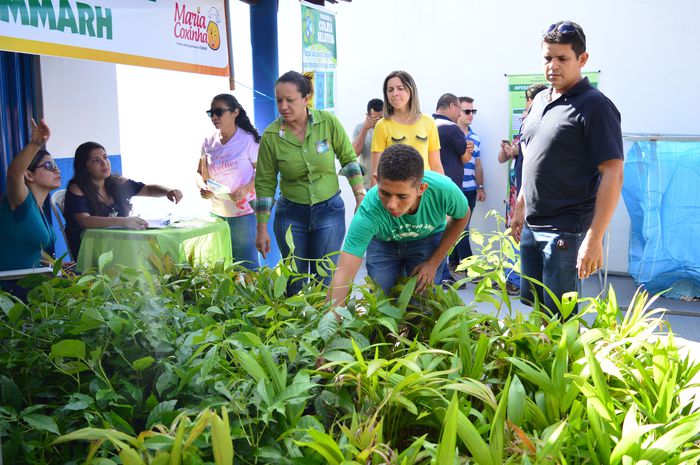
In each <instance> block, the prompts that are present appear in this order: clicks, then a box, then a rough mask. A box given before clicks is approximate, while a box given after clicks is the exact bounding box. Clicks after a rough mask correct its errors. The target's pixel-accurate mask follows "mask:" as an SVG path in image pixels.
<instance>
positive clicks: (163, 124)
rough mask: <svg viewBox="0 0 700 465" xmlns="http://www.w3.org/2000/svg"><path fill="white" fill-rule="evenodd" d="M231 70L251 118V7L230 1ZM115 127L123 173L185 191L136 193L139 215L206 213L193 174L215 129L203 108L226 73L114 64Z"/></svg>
mask: <svg viewBox="0 0 700 465" xmlns="http://www.w3.org/2000/svg"><path fill="white" fill-rule="evenodd" d="M231 18H232V31H231V35H232V41H233V50H234V73H235V80H236V81H237V84H236V89H235V90H234V91H233V92H232V93H233V95H234V96H235V97H236V98H237V99H238V101H239V102H240V103H241V105H242V106H243V108H245V109H246V112H248V113H249V115H250V117H251V119H252V118H253V116H254V115H253V93H252V91H251V89H250V88H251V87H252V81H253V79H252V55H251V53H250V16H249V7H248V5H245V4H243V3H241V2H237V1H234V2H231ZM117 84H118V88H119V128H120V132H121V146H122V164H123V168H124V169H123V172H124V175H126V176H128V177H132V178H134V179H138V180H140V181H142V182H146V183H156V184H165V185H167V186H169V187H173V188H178V189H180V190H181V191H182V192H183V195H184V197H183V200H182V202H181V203H180V204H179V205H177V206H175V205H172V204H170V203H169V202H167V201H164V200H163V199H150V198H143V197H137V198H134V199H133V204H134V211H135V212H139V213H140V214H141V216H146V217H159V216H162V215H165V214H168V213H172V214H174V215H180V216H207V215H208V211H209V206H210V203H209V202H208V201H205V200H202V199H201V198H200V197H199V191H198V189H197V187H196V185H195V181H194V177H195V172H196V170H197V163H198V161H199V155H200V151H201V147H202V142H203V141H204V138H205V137H206V136H208V135H210V134H211V133H213V132H214V126H213V125H212V124H211V119H210V118H209V117H207V115H206V114H205V111H206V110H208V109H209V108H210V103H211V99H212V97H214V96H215V95H217V94H220V93H227V92H230V91H229V81H228V78H224V77H215V76H204V75H199V74H191V73H183V72H176V71H166V70H159V69H151V68H139V67H135V66H127V65H118V66H117Z"/></svg>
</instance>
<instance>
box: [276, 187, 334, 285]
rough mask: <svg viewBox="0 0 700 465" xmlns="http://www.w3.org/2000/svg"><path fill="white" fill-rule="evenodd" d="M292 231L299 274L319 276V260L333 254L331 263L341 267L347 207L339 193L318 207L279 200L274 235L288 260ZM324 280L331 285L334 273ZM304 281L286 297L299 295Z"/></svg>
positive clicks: (282, 198) (294, 283) (317, 205)
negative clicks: (288, 240)
mask: <svg viewBox="0 0 700 465" xmlns="http://www.w3.org/2000/svg"><path fill="white" fill-rule="evenodd" d="M290 226H291V228H292V239H293V241H294V257H295V263H296V266H297V270H298V271H299V273H303V274H307V273H308V274H316V275H318V273H317V272H316V260H318V259H321V258H323V257H325V256H326V255H328V254H330V253H333V254H334V255H332V256H331V257H329V258H330V259H331V260H333V263H335V264H337V263H338V254H337V253H335V252H338V251H339V250H340V247H341V246H342V245H343V238H344V237H345V204H344V203H343V199H342V198H341V197H340V191H338V193H336V194H335V195H334V196H333V197H331V198H330V199H328V200H326V201H323V202H320V203H317V204H315V205H303V204H299V203H294V202H292V201H290V200H287V199H285V198H284V197H282V196H280V198H279V199H278V200H277V205H276V206H275V220H274V231H275V238H276V240H277V246H278V247H279V249H280V253H281V254H282V257H285V258H286V257H288V256H289V246H288V245H287V241H286V240H285V237H286V235H287V229H289V227H290ZM327 271H328V276H327V277H325V278H321V277H320V276H319V279H322V280H323V282H324V284H326V285H328V284H330V281H331V277H330V275H331V271H330V270H327ZM303 284H304V283H303V282H302V281H301V280H297V281H295V282H292V283H290V284H289V285H288V286H287V294H289V295H291V294H296V293H297V292H299V291H300V290H301V288H302V286H303Z"/></svg>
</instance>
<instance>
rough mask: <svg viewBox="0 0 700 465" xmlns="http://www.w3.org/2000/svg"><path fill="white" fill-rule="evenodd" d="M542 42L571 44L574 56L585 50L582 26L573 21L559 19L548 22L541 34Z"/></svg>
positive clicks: (584, 35) (584, 36)
mask: <svg viewBox="0 0 700 465" xmlns="http://www.w3.org/2000/svg"><path fill="white" fill-rule="evenodd" d="M542 42H545V43H548V44H571V49H572V50H573V51H574V53H575V54H576V58H578V57H579V56H581V54H582V53H583V52H585V51H586V34H584V33H583V28H581V26H579V25H578V24H576V23H575V22H573V21H559V22H558V23H554V24H550V25H549V27H548V28H547V30H545V32H544V35H543V36H542Z"/></svg>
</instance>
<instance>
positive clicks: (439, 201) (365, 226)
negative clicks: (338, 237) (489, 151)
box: [342, 171, 469, 257]
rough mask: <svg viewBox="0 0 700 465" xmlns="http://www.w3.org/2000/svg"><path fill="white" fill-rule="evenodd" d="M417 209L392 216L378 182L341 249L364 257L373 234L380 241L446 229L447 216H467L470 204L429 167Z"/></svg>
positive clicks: (370, 192) (425, 234)
mask: <svg viewBox="0 0 700 465" xmlns="http://www.w3.org/2000/svg"><path fill="white" fill-rule="evenodd" d="M423 182H425V183H427V184H428V188H427V189H426V190H425V192H423V196H422V197H421V201H420V205H418V210H417V211H416V213H414V214H413V215H403V216H401V217H399V218H396V217H394V216H392V215H391V214H390V213H389V212H388V211H386V209H385V208H384V205H382V202H381V200H380V199H379V192H378V191H377V186H375V187H373V188H372V189H370V190H369V192H368V193H367V196H366V197H365V199H364V200H363V201H362V204H361V205H360V208H359V210H357V213H355V216H354V217H353V219H352V223H350V227H349V228H348V234H347V236H345V243H344V244H343V248H342V251H343V252H347V253H349V254H352V255H355V256H357V257H363V256H364V255H365V251H366V250H367V246H368V245H369V243H370V241H371V240H372V238H375V237H376V238H377V239H379V240H380V241H397V242H404V241H415V240H418V239H423V238H424V237H428V236H432V235H433V234H436V233H439V232H442V231H444V230H445V225H446V223H447V218H446V217H447V216H451V217H453V218H464V215H466V214H467V213H468V212H469V204H468V203H467V199H466V197H464V194H463V193H462V190H461V189H460V188H459V187H458V186H457V185H456V184H455V183H454V182H452V180H451V179H450V178H448V177H446V176H443V175H442V174H439V173H435V172H434V171H426V172H425V174H424V176H423Z"/></svg>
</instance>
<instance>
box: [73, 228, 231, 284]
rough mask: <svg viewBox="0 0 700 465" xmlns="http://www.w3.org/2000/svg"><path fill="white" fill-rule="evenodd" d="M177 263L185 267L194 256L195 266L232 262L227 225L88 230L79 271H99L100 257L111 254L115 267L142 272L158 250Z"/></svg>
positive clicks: (83, 240)
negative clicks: (205, 263) (219, 261)
mask: <svg viewBox="0 0 700 465" xmlns="http://www.w3.org/2000/svg"><path fill="white" fill-rule="evenodd" d="M154 241H155V244H157V248H160V251H161V252H162V253H163V254H167V255H169V256H170V257H171V258H172V259H173V261H174V262H175V263H186V262H187V258H188V257H189V256H190V255H192V254H193V256H194V259H195V262H196V263H204V262H209V263H213V262H215V261H217V260H220V259H222V258H226V259H230V258H231V253H232V252H231V233H230V230H229V227H228V223H226V222H225V221H221V220H217V221H213V222H205V221H202V222H192V223H189V224H188V227H174V226H170V227H168V228H164V229H146V230H144V231H135V230H131V229H86V230H85V231H83V236H82V242H81V244H80V252H79V253H78V263H77V266H76V268H77V271H79V272H83V271H85V270H87V269H89V268H97V267H98V260H99V258H100V255H102V254H103V253H105V252H109V251H110V250H111V251H112V253H113V259H112V263H115V264H119V265H125V266H127V267H130V268H136V269H139V268H141V267H142V266H143V265H147V266H149V269H152V267H150V265H149V257H151V256H152V255H154V254H155V253H156V250H157V248H156V247H155V244H154Z"/></svg>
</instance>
